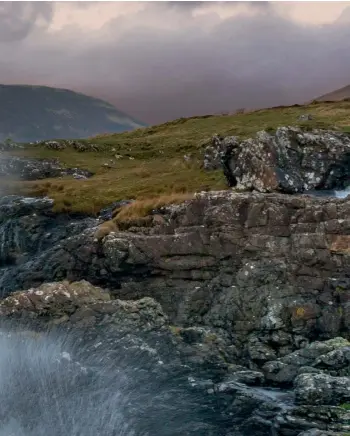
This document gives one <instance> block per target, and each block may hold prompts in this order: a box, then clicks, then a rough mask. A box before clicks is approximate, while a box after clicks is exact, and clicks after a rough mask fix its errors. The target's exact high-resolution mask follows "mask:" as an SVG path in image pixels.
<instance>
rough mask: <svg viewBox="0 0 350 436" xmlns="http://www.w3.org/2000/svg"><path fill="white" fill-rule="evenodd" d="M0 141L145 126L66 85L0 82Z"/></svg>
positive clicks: (82, 135)
mask: <svg viewBox="0 0 350 436" xmlns="http://www.w3.org/2000/svg"><path fill="white" fill-rule="evenodd" d="M0 99H1V102H2V105H1V106H0V141H4V140H5V139H6V138H9V137H10V138H11V139H12V140H14V141H18V142H32V141H38V140H39V141H40V140H45V139H52V138H60V139H68V138H76V139H81V138H88V137H90V136H95V135H97V134H100V133H118V132H125V131H130V130H134V129H136V128H140V127H144V126H145V123H142V122H140V121H138V120H136V119H135V118H133V117H131V116H129V115H127V114H125V113H124V112H122V111H120V110H118V109H117V108H116V107H115V106H113V105H112V104H111V103H109V102H107V101H105V100H102V99H98V98H95V97H90V96H88V95H86V94H83V93H81V92H76V91H72V90H69V89H65V88H54V87H50V86H38V85H4V84H0Z"/></svg>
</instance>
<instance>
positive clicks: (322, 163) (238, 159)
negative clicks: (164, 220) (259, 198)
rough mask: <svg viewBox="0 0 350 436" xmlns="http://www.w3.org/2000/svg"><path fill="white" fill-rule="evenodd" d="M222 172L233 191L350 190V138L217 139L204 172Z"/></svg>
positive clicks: (286, 131)
mask: <svg viewBox="0 0 350 436" xmlns="http://www.w3.org/2000/svg"><path fill="white" fill-rule="evenodd" d="M220 166H222V167H223V170H224V174H225V177H226V180H227V183H228V185H229V186H231V187H235V188H236V189H243V190H257V191H259V192H273V191H279V192H285V193H289V194H292V193H296V192H303V191H308V190H312V189H344V188H345V187H346V186H347V185H349V184H350V136H349V135H348V134H345V133H341V132H337V131H328V130H312V131H303V130H301V129H300V128H296V127H280V128H278V129H277V130H276V132H275V133H274V134H269V133H267V132H265V131H261V132H258V133H257V134H256V137H255V138H251V139H247V140H244V141H239V140H238V138H236V137H226V138H221V137H219V136H214V138H213V142H212V145H210V146H209V147H207V149H206V154H205V158H204V168H206V169H216V168H219V167H220Z"/></svg>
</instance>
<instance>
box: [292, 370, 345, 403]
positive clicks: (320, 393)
mask: <svg viewBox="0 0 350 436" xmlns="http://www.w3.org/2000/svg"><path fill="white" fill-rule="evenodd" d="M294 387H295V400H296V402H297V403H298V404H329V405H338V404H342V403H346V402H348V401H350V378H349V377H332V376H330V375H328V374H300V375H298V376H297V377H296V379H295V380H294Z"/></svg>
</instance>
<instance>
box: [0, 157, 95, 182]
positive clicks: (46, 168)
mask: <svg viewBox="0 0 350 436" xmlns="http://www.w3.org/2000/svg"><path fill="white" fill-rule="evenodd" d="M92 175H93V174H92V173H91V172H90V171H87V170H82V169H79V168H64V167H63V166H62V165H61V164H60V162H59V160H58V159H30V158H22V157H14V156H8V155H6V156H4V155H2V156H0V177H15V178H19V179H21V180H40V179H46V178H51V177H63V176H73V177H74V178H75V179H86V178H88V177H91V176H92Z"/></svg>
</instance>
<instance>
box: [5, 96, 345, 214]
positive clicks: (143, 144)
mask: <svg viewBox="0 0 350 436" xmlns="http://www.w3.org/2000/svg"><path fill="white" fill-rule="evenodd" d="M306 113H307V114H311V115H312V116H313V119H312V120H311V121H307V122H300V121H298V118H299V116H300V115H302V114H306ZM286 125H294V126H295V125H301V126H304V127H305V128H311V127H323V128H337V129H341V130H347V131H350V101H342V102H331V103H312V104H310V105H307V106H291V107H278V108H271V109H263V110H258V111H254V112H250V113H244V114H237V115H221V116H207V117H193V118H188V119H179V120H175V121H173V122H169V123H165V124H162V125H159V126H154V127H148V128H142V129H137V130H134V131H132V132H127V133H121V134H113V135H101V136H97V137H94V138H91V139H89V140H86V141H85V142H86V143H87V144H94V145H96V146H97V147H98V150H97V151H96V150H95V151H85V152H78V151H76V150H74V149H73V148H72V147H69V146H68V147H67V148H66V149H64V150H61V151H55V150H50V149H47V148H46V147H45V146H44V145H43V144H38V145H29V146H26V148H25V149H24V150H20V151H17V153H16V154H17V155H22V156H32V157H58V158H59V159H60V161H61V162H63V163H64V164H65V165H67V166H78V167H80V168H85V169H90V170H91V171H93V172H95V176H93V177H92V178H91V179H89V180H72V179H71V178H70V179H60V180H58V179H56V180H55V179H51V180H44V181H36V182H22V183H15V184H12V185H11V189H13V190H15V191H16V192H20V193H26V194H31V195H33V194H34V195H39V194H40V195H49V196H50V197H52V198H53V199H54V200H55V209H56V210H57V211H75V212H88V213H96V212H97V211H98V210H100V209H101V208H102V207H104V206H106V205H108V204H110V203H112V202H114V201H116V200H120V199H128V198H138V199H145V198H155V197H159V196H162V195H170V197H171V198H174V195H176V194H180V195H182V194H183V193H191V192H195V191H198V190H212V189H224V188H225V187H226V185H225V180H224V176H223V174H222V171H212V172H206V171H204V170H203V169H201V163H202V161H203V156H202V153H203V147H204V146H205V144H207V143H208V142H209V141H210V139H211V137H212V135H213V134H215V133H218V134H223V135H237V136H239V137H241V138H247V137H250V136H253V135H254V134H255V133H256V132H257V131H259V130H262V129H267V130H271V131H272V130H273V129H276V128H277V127H278V126H286ZM185 154H186V155H191V156H192V158H191V160H190V161H185V159H184V155H185ZM120 156H122V157H120ZM105 164H108V166H109V167H107V166H106V165H105Z"/></svg>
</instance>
